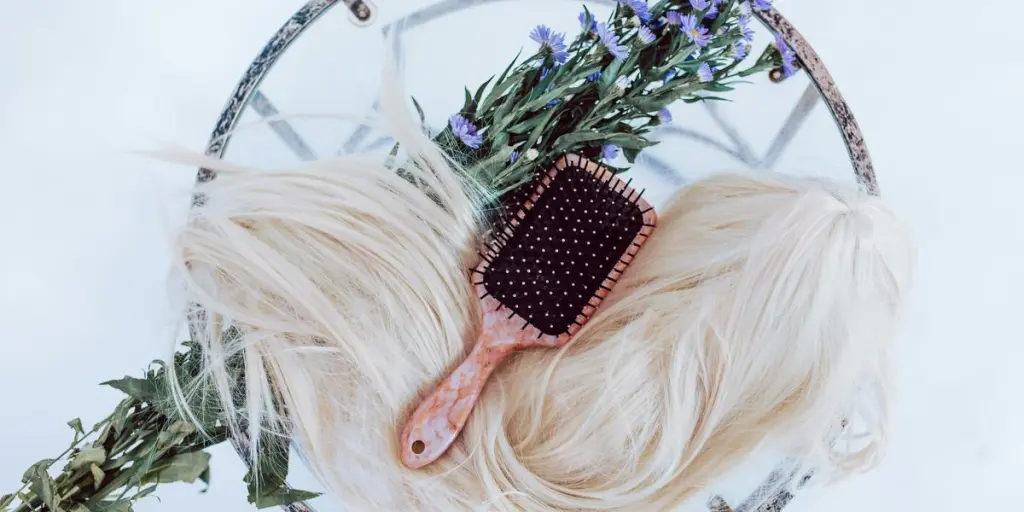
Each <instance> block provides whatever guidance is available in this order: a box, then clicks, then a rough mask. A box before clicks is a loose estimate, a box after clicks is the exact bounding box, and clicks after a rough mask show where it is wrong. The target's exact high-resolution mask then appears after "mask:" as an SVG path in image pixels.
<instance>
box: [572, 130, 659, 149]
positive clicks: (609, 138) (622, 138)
mask: <svg viewBox="0 0 1024 512" xmlns="http://www.w3.org/2000/svg"><path fill="white" fill-rule="evenodd" d="M597 142H600V143H602V144H614V145H616V146H618V147H620V148H623V149H627V148H629V149H637V150H640V149H644V148H647V147H650V146H653V145H655V144H657V142H654V141H650V140H648V139H646V138H645V137H643V136H640V135H635V134H632V133H601V132H574V133H567V134H565V135H562V136H561V137H559V138H558V140H557V141H555V149H556V150H558V151H569V150H572V149H574V148H576V147H579V146H581V145H587V144H588V143H597Z"/></svg>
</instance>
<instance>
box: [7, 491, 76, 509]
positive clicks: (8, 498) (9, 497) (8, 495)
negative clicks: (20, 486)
mask: <svg viewBox="0 0 1024 512" xmlns="http://www.w3.org/2000/svg"><path fill="white" fill-rule="evenodd" d="M11 503H14V495H13V494H4V495H3V496H0V507H6V506H7V505H10V504H11ZM86 512H88V511H86Z"/></svg>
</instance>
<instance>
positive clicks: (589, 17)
mask: <svg viewBox="0 0 1024 512" xmlns="http://www.w3.org/2000/svg"><path fill="white" fill-rule="evenodd" d="M579 20H580V28H581V29H583V31H584V32H590V31H593V30H597V22H596V21H594V15H593V14H587V11H583V12H581V13H580V16H579Z"/></svg>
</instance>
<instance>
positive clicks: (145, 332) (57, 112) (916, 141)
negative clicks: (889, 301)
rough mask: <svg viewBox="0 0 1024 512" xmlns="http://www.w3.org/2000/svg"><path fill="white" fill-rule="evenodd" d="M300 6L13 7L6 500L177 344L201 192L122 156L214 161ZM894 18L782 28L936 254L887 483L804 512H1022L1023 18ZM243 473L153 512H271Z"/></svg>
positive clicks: (910, 337) (841, 11)
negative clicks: (174, 273)
mask: <svg viewBox="0 0 1024 512" xmlns="http://www.w3.org/2000/svg"><path fill="white" fill-rule="evenodd" d="M377 3H378V5H385V6H386V5H387V4H388V0H377ZM300 4H301V2H300V1H298V0H287V1H285V0H217V1H216V2H211V1H209V0H177V1H175V2H160V3H159V4H156V3H153V2H130V1H127V0H94V1H91V2H80V1H72V0H50V1H47V2H33V1H28V0H0V48H3V49H4V51H3V52H2V54H0V154H2V155H4V161H3V164H2V168H0V169H2V170H0V173H2V180H0V190H3V192H4V194H3V196H2V199H0V325H2V326H3V328H4V331H3V334H4V336H3V341H2V342H0V411H2V412H0V418H2V420H0V493H4V492H9V491H10V490H13V489H14V488H15V487H17V483H18V479H19V478H20V476H21V472H22V471H23V470H24V469H25V467H27V466H28V465H29V464H30V463H32V462H34V461H36V460H38V459H40V458H43V457H46V456H50V455H52V454H55V453H59V452H60V451H61V450H62V449H63V448H64V446H65V441H66V440H67V439H68V434H69V430H68V428H67V427H66V426H65V425H64V422H65V421H67V420H68V419H70V418H72V417H74V416H81V417H82V418H83V421H84V422H85V423H90V424H91V422H93V421H95V420H97V419H99V418H100V417H101V416H102V415H104V414H105V413H106V412H107V411H109V410H110V408H111V407H112V405H113V404H114V403H116V400H117V399H118V396H117V393H116V392H114V391H112V390H107V389H103V388H100V387H98V386H95V385H93V383H96V382H100V381H102V380H106V379H108V378H112V377H118V376H120V375H124V374H135V373H137V372H138V371H139V370H140V369H141V368H142V367H143V366H144V365H145V364H146V363H147V362H148V361H149V360H151V359H153V358H156V357H161V356H163V355H165V354H166V350H167V345H168V342H169V340H171V339H172V336H173V334H174V329H173V327H174V326H175V321H176V319H175V318H172V317H170V316H169V315H168V313H167V309H166V302H165V290H164V281H163V279H164V275H165V267H166V263H167V261H166V254H167V244H166V236H165V235H166V233H167V229H168V226H172V225H174V224H175V223H177V222H180V219H181V218H182V217H183V215H184V211H185V207H186V205H187V203H186V201H184V200H183V198H184V197H185V195H184V194H186V193H187V190H188V187H189V186H190V184H191V181H192V177H193V173H192V171H191V170H190V169H183V168H178V167H171V166H164V165H157V164H154V163H152V162H149V161H146V160H144V159H140V158H137V157H133V156H130V155H126V154H125V152H126V151H130V150H134V149H140V148H141V149H145V148H151V147H153V145H154V144H155V143H158V142H162V141H173V142H175V143H177V144H180V145H182V146H185V147H188V148H192V149H197V150H198V149H200V148H201V147H202V145H203V143H204V142H205V140H206V137H207V134H208V132H209V130H210V128H211V127H212V124H213V121H214V117H215V116H216V113H217V112H219V110H220V108H221V107H222V105H223V102H224V100H225V99H226V97H227V95H228V93H229V92H230V91H231V90H232V88H233V87H234V85H235V82H236V81H237V79H238V77H239V76H240V74H241V72H242V71H243V70H244V69H245V66H246V65H247V64H248V63H249V61H250V60H251V59H252V57H253V56H254V55H255V54H256V52H257V51H258V50H259V49H260V48H261V47H262V45H263V43H264V42H265V41H266V39H267V38H268V37H269V35H270V34H272V33H273V31H274V30H276V29H277V27H278V26H279V25H280V24H281V23H282V21H283V20H285V19H286V18H287V17H288V16H289V15H290V14H291V13H292V12H293V11H294V9H295V8H296V7H297V6H298V5H300ZM874 4H875V5H877V8H868V7H866V6H865V5H864V3H861V2H822V1H820V0H787V1H786V2H785V9H784V11H785V13H786V14H787V15H788V16H789V17H790V18H791V20H792V21H793V22H794V24H795V25H796V26H797V27H799V28H800V30H801V31H802V32H803V33H804V35H805V36H806V37H807V38H808V39H809V40H810V41H811V42H812V43H813V44H814V46H815V48H816V49H817V50H818V51H819V53H820V54H821V55H822V56H823V58H824V60H825V61H826V63H827V64H828V66H829V68H830V70H831V71H832V73H833V75H834V76H835V77H836V80H837V82H838V83H839V84H840V86H841V88H842V91H843V93H844V94H845V95H846V97H847V100H848V101H849V102H850V103H851V105H852V106H853V109H854V112H855V113H856V115H857V118H858V120H859V121H860V123H861V125H862V127H863V129H864V132H865V133H866V135H867V140H868V142H869V145H870V148H871V150H872V155H873V157H874V159H875V161H876V167H877V169H878V172H879V181H880V183H881V186H882V189H883V193H884V195H885V197H886V198H887V200H888V201H889V202H890V203H891V204H892V205H893V206H894V208H895V209H897V210H898V211H899V212H900V213H901V215H902V216H903V218H904V219H906V221H907V222H908V223H909V224H910V225H911V227H912V228H913V230H914V233H915V236H916V238H917V242H918V245H919V248H920V258H919V263H920V266H919V271H918V274H917V283H916V288H915V290H914V293H913V296H912V298H911V302H910V307H909V311H908V315H907V318H906V322H905V328H904V332H903V335H902V337H901V339H900V348H899V358H900V364H899V370H900V377H899V384H900V388H899V392H900V395H901V402H900V404H899V406H898V407H897V409H896V414H895V418H894V420H895V423H894V430H893V444H892V450H891V453H890V454H889V457H888V458H887V460H886V461H885V463H884V464H883V465H882V466H881V467H880V468H879V469H878V470H877V471H875V472H874V473H871V474H869V475H866V476H863V477H860V478H857V479H855V480H852V481H849V482H847V483H844V484H842V485H839V486H837V487H833V488H831V489H827V490H824V491H815V492H813V493H804V494H801V495H800V496H799V497H798V498H797V500H796V501H795V502H794V504H793V505H792V506H791V508H788V509H787V512H790V511H792V512H800V511H822V510H827V511H829V512H845V511H857V512H864V511H882V512H885V511H897V510H936V511H960V510H980V509H991V510H1008V509H1012V508H1013V507H1014V506H1016V505H1018V504H1019V501H1020V499H1021V498H1024V487H1022V486H1021V485H1020V482H1019V476H1020V475H1022V474H1024V442H1022V438H1021V436H1020V434H1019V432H1018V431H1017V429H1016V427H1019V425H1020V424H1021V422H1022V420H1024V413H1022V409H1021V406H1020V405H1019V403H1020V397H1019V393H1020V391H1021V390H1024V372H1022V371H1020V370H1019V368H1020V367H1021V365H1022V363H1024V348H1022V345H1021V341H1022V340H1021V335H1020V329H1019V327H1018V323H1017V322H1015V320H1016V319H1017V316H1018V315H1019V314H1020V312H1021V309H1022V308H1021V306H1024V300H1022V299H1021V298H1020V295H1019V290H1021V289H1022V288H1024V271H1021V270H1020V262H1021V261H1024V235H1022V234H1021V230H1020V225H1021V220H1022V216H1024V215H1022V214H1024V207H1022V206H1021V205H1020V204H1021V201H1020V198H1019V193H1020V191H1021V190H1024V173H1021V170H1020V164H1019V163H1018V160H1017V159H1016V158H1013V157H1015V156H1016V155H1015V154H1013V153H1012V149H1013V147H1014V146H1017V147H1019V144H1020V143H1019V139H1018V137H1019V136H1020V130H1019V124H1020V119H1021V118H1022V116H1024V109H1022V105H1021V102H1020V100H1019V91H1020V90H1022V89H1024V72H1022V71H1021V69H1020V68H1019V66H1014V65H1012V64H1011V63H1012V62H1013V61H1019V57H1018V56H1017V54H1016V50H1017V49H1018V48H1020V47H1021V44H1022V43H1024V36H1022V35H1021V33H1020V32H1019V31H1017V32H1014V31H1013V29H1014V27H1013V25H1011V24H1009V23H1004V22H1002V21H1001V20H1008V19H1019V18H1020V17H1021V16H1022V15H1024V4H1021V3H1019V2H1009V1H1005V2H997V1H982V0H979V1H976V2H971V3H970V5H966V4H965V3H964V2H954V1H952V0H931V1H924V0H909V1H906V2H902V3H901V4H900V9H893V8H892V7H887V6H888V5H889V3H888V2H885V3H883V2H875V3H874ZM879 13H881V16H878V14H879ZM537 21H544V20H537ZM975 43H977V44H975ZM339 65H343V62H339ZM490 71H491V70H487V72H488V73H489V72H490ZM495 71H497V70H495ZM823 136H824V137H829V139H830V140H831V137H832V135H831V134H828V135H823ZM794 165H797V164H794ZM1014 292H1016V293H1014ZM242 474H243V470H242V467H241V464H240V463H239V462H238V461H237V459H236V458H235V457H234V456H233V455H232V454H231V453H230V451H229V450H227V449H224V448H223V447H222V448H220V449H217V450H215V454H214V471H213V478H214V481H213V486H212V488H211V489H210V491H209V492H208V493H207V494H205V495H199V494H197V493H196V489H195V488H193V487H188V486H170V487H167V488H165V489H163V490H161V491H160V492H159V495H160V496H161V498H162V500H163V501H162V502H157V501H155V500H147V501H145V502H143V503H141V504H140V505H139V506H138V507H137V510H140V511H143V512H145V511H166V510H204V511H205V510H210V511H214V510H216V511H223V512H231V511H246V510H252V508H251V507H250V506H248V505H247V504H246V503H245V499H244V494H245V490H244V485H243V484H242V483H241V482H240V479H241V476H242ZM303 480H305V479H303Z"/></svg>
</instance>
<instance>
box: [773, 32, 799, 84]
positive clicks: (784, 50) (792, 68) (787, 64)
mask: <svg viewBox="0 0 1024 512" xmlns="http://www.w3.org/2000/svg"><path fill="white" fill-rule="evenodd" d="M775 47H776V48H778V49H779V54H781V55H782V76H785V77H786V78H789V77H791V76H793V75H794V74H796V53H794V52H793V49H792V48H790V47H789V45H787V44H786V40H785V39H783V38H782V34H780V33H778V32H776V33H775Z"/></svg>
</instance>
